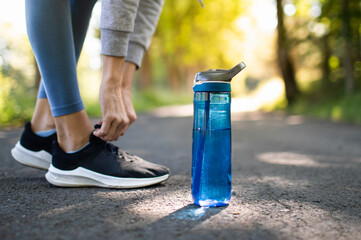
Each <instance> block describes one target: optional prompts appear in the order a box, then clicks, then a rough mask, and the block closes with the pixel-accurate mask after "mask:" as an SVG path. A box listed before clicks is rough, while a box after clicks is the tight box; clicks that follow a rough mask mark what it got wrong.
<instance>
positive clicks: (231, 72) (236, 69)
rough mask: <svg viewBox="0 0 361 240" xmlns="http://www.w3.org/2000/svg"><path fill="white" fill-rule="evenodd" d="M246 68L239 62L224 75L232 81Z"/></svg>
mask: <svg viewBox="0 0 361 240" xmlns="http://www.w3.org/2000/svg"><path fill="white" fill-rule="evenodd" d="M245 68H246V64H245V63H244V62H241V63H239V64H237V65H236V66H234V67H233V68H231V69H229V70H227V71H226V72H225V74H227V75H228V78H229V79H232V78H233V77H234V76H236V75H237V74H238V73H240V72H241V71H242V70H243V69H245Z"/></svg>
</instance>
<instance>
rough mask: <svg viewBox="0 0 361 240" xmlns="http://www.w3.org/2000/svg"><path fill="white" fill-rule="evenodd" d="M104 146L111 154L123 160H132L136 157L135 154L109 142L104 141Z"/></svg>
mask: <svg viewBox="0 0 361 240" xmlns="http://www.w3.org/2000/svg"><path fill="white" fill-rule="evenodd" d="M105 148H106V149H107V150H108V151H110V152H111V153H112V154H115V155H117V156H118V157H119V158H120V159H122V160H125V161H127V162H133V161H134V160H135V159H136V156H134V155H132V154H129V153H127V152H125V151H123V150H121V149H120V148H119V147H117V146H115V145H113V144H111V143H107V142H105Z"/></svg>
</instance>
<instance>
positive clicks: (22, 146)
mask: <svg viewBox="0 0 361 240" xmlns="http://www.w3.org/2000/svg"><path fill="white" fill-rule="evenodd" d="M30 126H31V125H30V122H27V123H26V124H25V129H24V132H23V133H22V135H21V138H20V141H18V142H17V143H16V145H15V147H14V148H13V149H12V150H11V155H12V156H13V157H14V159H15V160H16V161H18V162H19V163H21V164H24V165H26V166H29V167H34V168H39V169H43V170H48V168H49V166H50V163H51V153H52V142H53V141H54V140H56V133H54V134H52V135H51V136H49V137H40V136H38V135H36V134H35V133H34V132H33V131H32V130H31V127H30Z"/></svg>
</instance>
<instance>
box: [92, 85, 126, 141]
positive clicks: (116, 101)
mask: <svg viewBox="0 0 361 240" xmlns="http://www.w3.org/2000/svg"><path fill="white" fill-rule="evenodd" d="M105 85H106V84H105ZM99 102H100V107H101V110H102V121H101V123H100V124H101V128H99V129H96V130H94V135H95V136H97V137H100V138H101V139H102V140H104V141H115V140H118V139H119V137H120V136H122V135H124V133H125V131H126V130H127V128H128V126H129V118H128V114H127V111H126V108H125V106H124V100H123V95H122V91H121V88H120V87H111V86H107V85H106V86H104V85H103V86H101V88H100V92H99Z"/></svg>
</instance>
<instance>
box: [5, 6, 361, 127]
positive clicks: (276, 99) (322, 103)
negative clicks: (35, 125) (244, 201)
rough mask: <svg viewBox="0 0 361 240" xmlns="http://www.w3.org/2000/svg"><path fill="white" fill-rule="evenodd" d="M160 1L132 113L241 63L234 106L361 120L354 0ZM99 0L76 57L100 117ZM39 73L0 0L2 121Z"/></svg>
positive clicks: (29, 98)
mask: <svg viewBox="0 0 361 240" xmlns="http://www.w3.org/2000/svg"><path fill="white" fill-rule="evenodd" d="M204 4H205V8H202V7H201V6H200V4H199V3H198V2H197V1H196V0H187V1H172V0H166V1H165V5H164V8H163V12H162V15H161V17H160V20H159V24H158V28H157V30H156V33H155V35H154V37H153V39H152V44H151V47H150V48H149V51H148V52H147V53H146V55H145V56H144V59H143V66H142V68H141V69H140V70H139V71H138V72H137V75H136V79H135V82H134V87H133V99H134V105H135V108H136V110H137V111H138V112H141V111H147V110H150V109H153V108H156V107H159V106H165V105H184V104H191V102H192V84H193V78H194V75H195V73H197V72H199V71H204V70H208V69H210V68H231V67H233V66H234V65H236V64H237V63H239V62H240V61H244V62H245V63H246V65H247V68H246V69H245V70H244V71H243V72H242V73H241V74H239V75H238V76H237V77H235V78H234V80H233V82H232V97H233V106H232V107H233V109H234V110H235V111H255V110H264V111H275V110H277V111H279V110H282V111H287V112H289V113H292V114H306V115H310V116H314V117H320V118H326V119H331V120H338V121H347V122H354V123H361V107H360V102H361V25H360V23H361V1H360V0H302V1H301V0H283V1H282V0H204ZM99 18H100V2H98V3H97V4H96V6H95V8H94V11H93V16H92V20H91V24H90V27H89V32H88V35H87V39H86V41H85V45H84V48H83V52H82V55H81V58H80V61H79V64H78V77H79V85H80V89H81V94H82V97H83V100H84V103H85V105H86V110H87V112H88V113H89V114H90V115H91V116H100V115H101V111H100V107H99V105H98V89H99V85H100V81H101V56H100V39H99V37H100V36H99ZM39 81H40V74H39V71H38V69H37V65H36V62H35V59H34V56H33V54H32V51H31V48H30V45H29V42H28V39H27V35H26V25H25V17H24V1H6V0H0V126H1V127H4V126H8V125H17V124H22V123H24V121H26V120H29V119H30V118H31V116H32V112H33V108H34V104H35V100H36V93H37V89H38V86H39Z"/></svg>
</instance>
